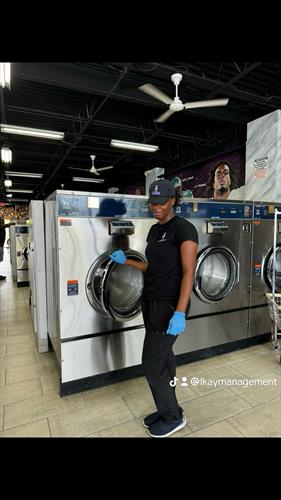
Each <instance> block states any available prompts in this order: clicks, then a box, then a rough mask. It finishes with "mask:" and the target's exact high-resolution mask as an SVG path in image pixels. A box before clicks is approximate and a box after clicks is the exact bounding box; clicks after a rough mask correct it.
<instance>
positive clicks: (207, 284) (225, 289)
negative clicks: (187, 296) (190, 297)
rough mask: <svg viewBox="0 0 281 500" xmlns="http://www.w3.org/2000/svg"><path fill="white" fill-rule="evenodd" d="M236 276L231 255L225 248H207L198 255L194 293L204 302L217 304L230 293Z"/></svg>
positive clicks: (235, 265)
mask: <svg viewBox="0 0 281 500" xmlns="http://www.w3.org/2000/svg"><path fill="white" fill-rule="evenodd" d="M237 276H238V265H237V261H236V258H235V256H234V255H233V253H232V252H231V251H230V250H229V249H228V248H225V247H209V248H207V249H205V250H203V251H202V252H200V253H199V255H198V258H197V265H196V270H195V281H194V289H195V293H196V294H197V295H198V296H199V298H200V299H201V300H203V301H204V302H209V303H212V302H218V301H219V300H222V299H224V298H225V297H227V295H228V294H229V293H230V292H231V290H232V288H233V287H234V285H235V283H236V280H237Z"/></svg>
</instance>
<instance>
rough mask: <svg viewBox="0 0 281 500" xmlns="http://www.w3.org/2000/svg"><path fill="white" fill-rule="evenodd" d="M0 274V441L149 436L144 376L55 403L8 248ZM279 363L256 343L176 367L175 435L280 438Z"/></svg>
mask: <svg viewBox="0 0 281 500" xmlns="http://www.w3.org/2000/svg"><path fill="white" fill-rule="evenodd" d="M0 271H1V274H6V275H7V280H5V281H0V437H8V436H17V437H39V436H40V437H51V436H54V437H55V436H77V437H84V436H85V437H147V434H146V430H145V429H144V428H143V426H142V418H143V416H145V415H147V414H148V413H150V412H152V411H155V408H154V404H153V400H152V397H151V395H150V391H149V388H148V386H147V383H146V381H145V379H144V377H140V378H136V379H132V380H128V381H126V382H121V383H117V384H113V385H110V386H106V387H101V388H98V389H95V390H91V391H85V392H81V393H80V394H74V395H71V396H67V397H64V398H60V396H59V394H58V367H57V362H56V360H55V356H54V353H44V354H38V353H37V350H36V344H35V341H34V337H33V331H32V323H31V320H30V312H29V304H28V294H29V288H17V287H16V286H15V284H14V283H13V281H12V277H11V269H10V262H9V251H8V250H7V249H5V261H4V263H1V264H0ZM279 357H280V353H275V352H273V350H272V349H271V345H270V344H261V345H258V346H255V347H250V348H247V349H243V350H240V351H236V352H231V353H228V354H223V355H220V356H217V357H215V358H209V359H207V360H204V361H197V362H195V363H189V364H187V365H183V366H180V367H178V369H177V377H178V379H179V381H178V385H177V395H178V400H179V402H180V404H181V406H182V407H183V409H184V410H185V415H186V416H187V419H188V425H187V426H186V427H185V428H184V429H182V430H181V431H179V432H178V433H176V434H174V435H173V436H172V437H207V436H209V437H210V436H212V437H243V436H279V437H280V436H281V365H280V364H279ZM183 377H186V379H187V382H188V386H184V385H183V384H184V381H185V379H183V380H182V378H183ZM254 379H259V380H269V381H270V380H272V381H273V383H276V385H268V386H265V385H264V386H257V385H252V386H251V385H249V384H250V383H249V381H250V380H254ZM192 381H193V385H192V383H191V382H192ZM196 381H197V385H196ZM198 381H199V382H198ZM219 381H221V382H220V383H219ZM226 381H227V385H226ZM230 381H234V382H233V383H236V384H243V385H244V386H242V385H240V386H238V385H236V386H235V385H228V384H229V383H230ZM235 381H236V382H235ZM239 381H240V382H239ZM275 381H276V382H275ZM208 384H209V385H208ZM211 384H212V385H211ZM215 384H217V385H216V386H215ZM219 384H220V385H219ZM247 384H248V387H246V385H247Z"/></svg>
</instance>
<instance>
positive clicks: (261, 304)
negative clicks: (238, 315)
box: [249, 202, 281, 337]
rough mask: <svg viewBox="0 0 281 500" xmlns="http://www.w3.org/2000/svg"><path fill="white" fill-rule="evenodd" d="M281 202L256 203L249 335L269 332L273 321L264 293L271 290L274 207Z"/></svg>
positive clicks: (280, 268)
mask: <svg viewBox="0 0 281 500" xmlns="http://www.w3.org/2000/svg"><path fill="white" fill-rule="evenodd" d="M275 208H277V209H278V210H280V209H281V205H276V204H274V203H272V204H270V203H263V202H254V217H253V230H252V246H253V252H252V260H251V284H250V290H251V293H250V314H249V320H250V322H249V325H250V327H249V336H250V337H255V336H258V335H262V334H266V333H269V332H270V330H271V320H270V317H269V313H268V306H267V300H266V296H265V293H267V292H271V290H272V270H273V229H274V209H275ZM276 241H277V247H276V263H275V268H276V274H275V280H276V281H275V289H276V292H277V293H281V223H280V222H279V221H278V223H277V234H276Z"/></svg>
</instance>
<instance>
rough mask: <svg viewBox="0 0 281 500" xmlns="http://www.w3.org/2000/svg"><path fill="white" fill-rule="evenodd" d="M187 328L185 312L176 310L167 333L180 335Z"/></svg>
mask: <svg viewBox="0 0 281 500" xmlns="http://www.w3.org/2000/svg"><path fill="white" fill-rule="evenodd" d="M184 330H185V313H184V312H180V311H175V312H174V314H173V316H172V317H171V319H170V322H169V326H168V330H167V333H168V334H169V335H179V334H180V333H182V332H184Z"/></svg>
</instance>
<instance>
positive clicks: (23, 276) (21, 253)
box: [15, 224, 29, 287]
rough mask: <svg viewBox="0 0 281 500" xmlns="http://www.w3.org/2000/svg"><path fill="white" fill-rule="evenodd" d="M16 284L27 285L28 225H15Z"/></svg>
mask: <svg viewBox="0 0 281 500" xmlns="http://www.w3.org/2000/svg"><path fill="white" fill-rule="evenodd" d="M15 242H16V270H17V271H16V281H17V286H18V287H20V286H28V285H29V281H28V226H27V225H26V224H19V225H16V226H15Z"/></svg>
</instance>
